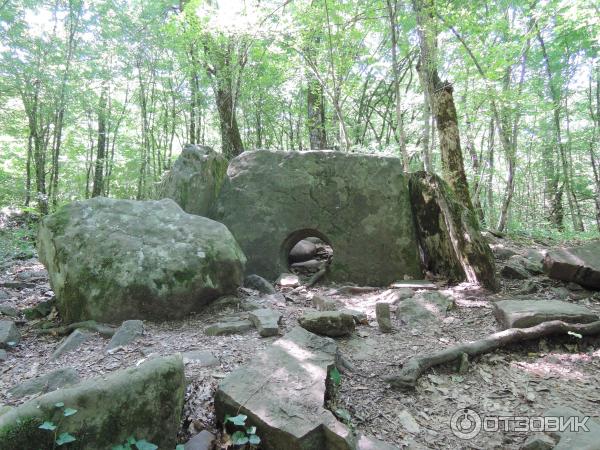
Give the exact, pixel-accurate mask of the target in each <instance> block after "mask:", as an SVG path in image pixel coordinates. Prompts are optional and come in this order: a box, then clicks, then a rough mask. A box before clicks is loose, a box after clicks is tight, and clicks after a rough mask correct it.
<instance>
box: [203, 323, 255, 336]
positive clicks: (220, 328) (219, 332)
mask: <svg viewBox="0 0 600 450" xmlns="http://www.w3.org/2000/svg"><path fill="white" fill-rule="evenodd" d="M253 327H254V325H252V322H250V321H249V320H232V321H230V322H217V323H215V324H213V325H211V326H209V327H207V328H206V329H205V330H204V334H206V335H207V336H223V335H226V334H237V333H245V332H246V331H249V330H251V329H252V328H253Z"/></svg>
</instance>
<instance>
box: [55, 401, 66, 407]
mask: <svg viewBox="0 0 600 450" xmlns="http://www.w3.org/2000/svg"><path fill="white" fill-rule="evenodd" d="M54 406H55V407H57V408H62V407H63V406H65V404H64V403H63V402H58V403H55V404H54Z"/></svg>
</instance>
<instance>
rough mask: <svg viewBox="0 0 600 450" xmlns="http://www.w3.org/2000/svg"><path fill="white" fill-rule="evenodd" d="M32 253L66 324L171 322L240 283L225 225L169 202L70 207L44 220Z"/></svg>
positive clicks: (240, 268) (238, 261)
mask: <svg viewBox="0 0 600 450" xmlns="http://www.w3.org/2000/svg"><path fill="white" fill-rule="evenodd" d="M38 251H39V255H40V259H41V260H42V262H43V263H44V265H45V266H46V268H47V269H48V273H49V275H50V284H51V285H52V288H53V290H54V292H55V294H56V298H57V307H58V310H59V311H60V313H61V315H62V318H63V319H64V320H65V321H67V322H77V321H83V320H88V319H93V320H97V321H99V322H110V323H120V322H122V321H123V320H127V319H153V320H165V319H176V318H181V317H184V316H185V315H187V314H188V313H189V312H190V311H198V310H200V309H202V308H203V307H204V306H205V305H207V304H208V303H209V302H211V301H212V300H214V299H216V298H218V297H220V296H222V295H225V294H229V293H233V292H235V291H236V289H237V287H238V286H240V285H241V283H242V279H243V272H244V263H245V257H244V254H243V252H242V251H241V249H240V247H239V246H238V244H237V242H236V241H235V239H234V237H233V236H232V235H231V233H230V232H229V231H228V230H227V228H226V227H225V226H224V225H223V224H220V223H218V222H215V221H213V220H210V219H207V218H204V217H200V216H195V215H191V214H187V213H185V212H184V211H183V210H182V209H181V208H180V207H179V206H177V204H176V203H175V202H174V201H173V200H170V199H165V200H161V201H134V200H114V199H108V198H102V197H96V198H94V199H91V200H85V201H81V202H74V203H71V204H69V205H66V206H64V207H62V208H61V209H59V210H58V211H57V212H56V213H54V214H51V215H49V216H47V217H45V218H44V219H43V220H42V222H41V224H40V228H39V233H38Z"/></svg>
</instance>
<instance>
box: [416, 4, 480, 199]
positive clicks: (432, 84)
mask: <svg viewBox="0 0 600 450" xmlns="http://www.w3.org/2000/svg"><path fill="white" fill-rule="evenodd" d="M433 1H434V0H413V8H414V10H415V15H416V19H417V25H418V28H417V32H418V36H419V44H420V50H421V54H420V56H419V62H418V64H417V70H420V71H421V72H422V73H421V79H422V80H423V81H424V82H425V85H424V86H423V89H427V92H428V96H429V99H430V102H431V110H432V112H433V115H434V117H435V119H436V126H437V130H438V135H439V141H440V150H441V154H442V173H443V175H444V179H445V180H446V182H447V183H448V184H449V185H450V187H451V188H452V190H453V191H454V193H455V195H456V196H457V198H458V199H459V200H460V202H461V203H463V204H464V205H465V206H466V207H467V208H468V209H469V210H471V211H472V210H473V204H472V202H471V196H470V194H469V186H468V182H467V176H466V174H465V169H464V163H463V154H462V149H461V145H460V134H459V130H458V118H457V115H456V107H455V105H454V98H453V95H452V92H453V89H452V85H451V84H450V83H448V82H447V81H446V82H442V80H441V79H440V77H439V75H438V71H437V67H436V53H437V49H436V46H437V44H436V40H437V36H436V31H435V29H434V25H435V24H434V23H433V8H434V4H433Z"/></svg>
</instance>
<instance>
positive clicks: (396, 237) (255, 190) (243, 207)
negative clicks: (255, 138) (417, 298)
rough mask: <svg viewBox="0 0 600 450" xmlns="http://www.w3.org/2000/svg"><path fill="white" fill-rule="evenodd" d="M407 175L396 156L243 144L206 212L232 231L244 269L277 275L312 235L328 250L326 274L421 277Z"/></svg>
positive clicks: (369, 279)
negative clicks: (255, 147) (248, 148)
mask: <svg viewBox="0 0 600 450" xmlns="http://www.w3.org/2000/svg"><path fill="white" fill-rule="evenodd" d="M374 174H376V175H374ZM390 180H393V182H390ZM406 180H407V177H406V175H405V174H404V172H403V170H402V164H401V163H399V159H398V158H397V157H386V156H380V155H369V154H364V153H348V152H338V151H304V152H283V151H268V150H258V151H246V152H244V153H242V154H241V155H239V156H237V157H236V158H234V159H233V160H232V161H231V162H230V164H229V167H228V169H227V178H226V180H225V183H224V184H223V189H222V190H221V193H220V195H219V199H218V201H217V207H216V208H215V214H214V215H212V217H213V218H215V219H216V220H219V221H220V222H223V223H224V224H225V225H227V227H228V228H229V230H231V232H232V233H233V235H234V236H235V238H236V239H237V241H238V242H239V244H240V246H241V247H242V249H243V250H244V253H245V254H246V256H247V257H248V263H247V269H248V271H250V273H257V274H259V275H261V276H263V277H266V278H268V279H271V278H275V277H277V276H278V275H279V274H280V273H281V272H283V271H286V270H287V269H288V263H289V261H288V258H287V256H288V255H289V252H290V250H291V249H292V247H293V246H294V245H295V244H296V243H297V242H298V241H299V240H301V239H304V238H305V237H307V236H314V237H318V238H320V239H321V240H322V241H324V242H325V243H327V244H328V245H330V246H331V247H332V248H333V251H334V254H335V257H334V258H333V259H332V261H331V264H330V265H329V266H328V269H327V275H326V277H327V279H328V280H331V281H338V282H344V281H352V282H355V283H359V284H362V285H369V284H372V285H377V286H382V285H386V284H388V283H390V282H392V281H394V279H395V277H396V276H397V274H398V273H407V274H409V275H410V276H412V277H414V278H419V277H420V276H421V267H420V259H419V253H418V244H417V239H416V235H415V226H414V221H413V213H412V210H411V207H410V198H409V194H408V186H407V182H406ZM267 187H268V188H267ZM307 224H310V225H309V227H307ZM382 243H388V244H389V245H382ZM392 243H393V244H392ZM310 259H313V258H312V257H311V258H310Z"/></svg>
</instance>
